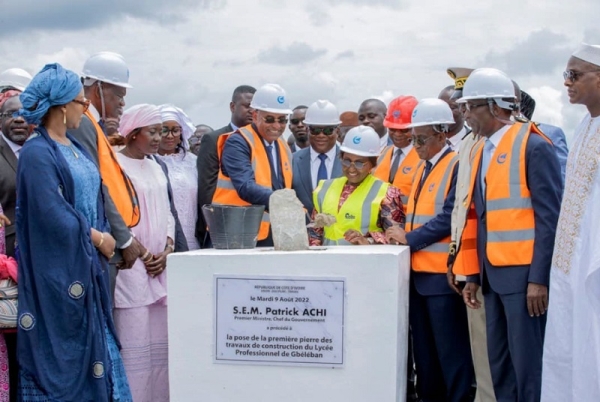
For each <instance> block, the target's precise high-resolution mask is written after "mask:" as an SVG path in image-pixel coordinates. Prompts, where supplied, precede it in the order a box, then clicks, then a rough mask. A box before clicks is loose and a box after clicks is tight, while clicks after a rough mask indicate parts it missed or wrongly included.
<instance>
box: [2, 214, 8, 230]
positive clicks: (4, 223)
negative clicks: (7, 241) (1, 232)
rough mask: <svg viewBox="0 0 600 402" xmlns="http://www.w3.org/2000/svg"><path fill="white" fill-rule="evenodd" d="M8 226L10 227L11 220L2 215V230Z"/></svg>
mask: <svg viewBox="0 0 600 402" xmlns="http://www.w3.org/2000/svg"><path fill="white" fill-rule="evenodd" d="M8 225H10V219H8V218H7V217H6V215H3V214H0V228H1V227H2V226H8Z"/></svg>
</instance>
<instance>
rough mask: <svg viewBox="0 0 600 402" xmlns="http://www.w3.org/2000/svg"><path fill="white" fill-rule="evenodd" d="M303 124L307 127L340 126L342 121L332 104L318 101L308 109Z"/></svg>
mask: <svg viewBox="0 0 600 402" xmlns="http://www.w3.org/2000/svg"><path fill="white" fill-rule="evenodd" d="M304 124H305V125H307V126H338V125H340V124H342V121H341V120H340V113H339V112H338V110H337V108H336V107H335V105H334V104H333V103H331V102H329V101H326V100H318V101H316V102H315V103H313V104H312V105H310V106H309V107H308V110H307V111H306V118H305V119H304Z"/></svg>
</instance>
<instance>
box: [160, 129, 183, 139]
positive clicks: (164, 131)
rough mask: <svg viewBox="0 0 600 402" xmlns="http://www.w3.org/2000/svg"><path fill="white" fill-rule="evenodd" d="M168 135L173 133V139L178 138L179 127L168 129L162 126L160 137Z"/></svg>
mask: <svg viewBox="0 0 600 402" xmlns="http://www.w3.org/2000/svg"><path fill="white" fill-rule="evenodd" d="M170 133H173V137H179V136H180V135H181V127H179V126H177V127H173V128H169V127H166V126H164V127H163V128H162V130H161V132H160V135H161V136H162V137H168V136H169V134H170Z"/></svg>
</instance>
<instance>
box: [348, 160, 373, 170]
mask: <svg viewBox="0 0 600 402" xmlns="http://www.w3.org/2000/svg"><path fill="white" fill-rule="evenodd" d="M367 163H369V162H361V161H354V162H353V161H351V160H350V159H342V166H344V167H347V168H349V167H350V166H354V167H355V168H356V169H358V170H362V169H364V167H365V166H367Z"/></svg>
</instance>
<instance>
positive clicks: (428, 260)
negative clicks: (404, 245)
mask: <svg viewBox="0 0 600 402" xmlns="http://www.w3.org/2000/svg"><path fill="white" fill-rule="evenodd" d="M457 162H458V154H457V153H456V152H454V151H450V152H448V153H447V154H446V155H444V156H443V157H442V158H441V159H440V160H439V161H438V162H437V163H436V164H435V166H433V168H432V169H431V172H430V173H429V176H427V179H425V182H424V183H423V187H422V189H421V192H420V194H419V197H418V198H416V194H417V190H418V187H419V182H420V181H421V177H423V170H424V169H425V164H424V163H423V164H421V165H420V166H419V168H418V169H417V174H416V175H415V180H414V183H413V186H412V190H411V193H410V197H409V199H408V208H407V214H406V232H412V231H413V230H415V229H417V228H419V227H421V226H423V225H424V224H426V223H427V222H429V221H430V220H431V219H433V218H435V216H436V215H439V214H441V213H442V212H443V208H444V202H445V201H446V197H447V196H448V192H449V191H450V185H451V184H452V173H453V172H454V168H455V166H456V163H457ZM415 198H416V199H415ZM449 251H450V233H448V236H446V237H445V238H443V239H442V240H440V241H438V242H436V243H433V244H430V245H429V246H427V247H425V248H424V249H421V250H419V251H416V252H414V253H412V254H411V268H412V270H413V271H417V272H429V273H435V274H445V273H446V272H447V270H448V269H447V268H446V262H447V260H448V252H449Z"/></svg>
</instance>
